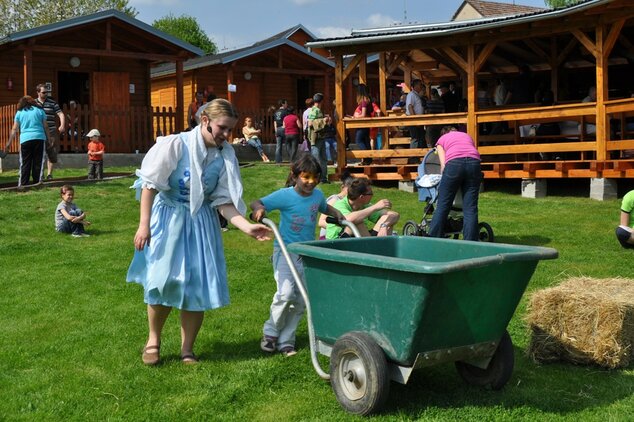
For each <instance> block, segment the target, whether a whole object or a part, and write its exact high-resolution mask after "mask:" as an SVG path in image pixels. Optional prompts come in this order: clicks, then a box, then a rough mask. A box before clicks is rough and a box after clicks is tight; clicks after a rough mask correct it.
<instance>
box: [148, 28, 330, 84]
mask: <svg viewBox="0 0 634 422" xmlns="http://www.w3.org/2000/svg"><path fill="white" fill-rule="evenodd" d="M299 30H301V31H304V32H305V33H306V34H307V35H308V36H309V37H310V38H312V39H315V36H314V35H313V34H312V33H311V32H310V31H309V30H308V29H306V27H304V26H303V25H302V24H298V25H295V26H293V27H292V28H289V29H287V30H284V31H282V32H280V33H277V34H275V35H273V36H272V37H269V38H266V39H264V40H261V41H258V42H256V43H254V44H252V45H250V46H248V47H242V48H238V49H235V50H230V51H223V52H222V53H218V54H210V55H206V56H202V57H195V58H193V59H190V60H187V61H186V62H184V63H183V70H185V71H188V70H193V69H198V68H201V67H206V66H212V65H216V64H226V63H231V62H233V61H235V60H239V59H241V58H244V57H247V56H251V55H254V54H257V53H261V52H262V51H265V50H269V49H271V48H275V47H279V46H281V45H287V46H289V47H292V48H295V49H296V50H298V51H301V52H302V53H304V54H306V55H308V56H310V57H312V58H314V59H316V60H318V61H320V62H322V63H324V64H326V65H328V66H331V67H334V62H332V61H330V60H328V59H326V58H324V57H322V56H320V55H319V54H317V53H313V52H312V51H310V50H308V49H306V48H305V47H304V46H303V45H299V44H297V43H295V42H293V41H291V40H290V39H289V38H290V37H291V36H292V35H293V34H294V33H295V32H297V31H299ZM173 73H176V65H175V64H174V63H165V64H163V65H161V66H157V67H154V68H152V70H151V77H153V78H155V77H159V76H165V75H171V74H173Z"/></svg>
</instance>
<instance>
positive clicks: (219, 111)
mask: <svg viewBox="0 0 634 422" xmlns="http://www.w3.org/2000/svg"><path fill="white" fill-rule="evenodd" d="M202 114H203V115H205V116H207V118H208V119H209V120H215V119H219V118H220V117H233V118H234V119H237V118H238V111H237V110H236V109H235V107H234V106H233V104H231V103H230V102H229V101H227V100H225V99H223V98H216V99H215V100H213V101H211V102H210V103H209V104H207V106H206V107H205V109H204V110H203V112H202Z"/></svg>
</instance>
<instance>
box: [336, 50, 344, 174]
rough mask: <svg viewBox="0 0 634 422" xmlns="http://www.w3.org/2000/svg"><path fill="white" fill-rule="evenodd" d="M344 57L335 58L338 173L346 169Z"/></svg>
mask: <svg viewBox="0 0 634 422" xmlns="http://www.w3.org/2000/svg"><path fill="white" fill-rule="evenodd" d="M343 73H344V72H343V56H341V55H337V56H335V115H336V116H337V121H336V122H335V124H336V125H337V135H338V138H339V139H338V142H337V173H338V174H341V172H342V171H343V169H344V168H345V167H346V131H345V127H344V123H343V116H344V111H343V83H344V80H345V78H344V77H343Z"/></svg>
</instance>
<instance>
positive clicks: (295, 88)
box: [152, 25, 334, 142]
mask: <svg viewBox="0 0 634 422" xmlns="http://www.w3.org/2000/svg"><path fill="white" fill-rule="evenodd" d="M315 39H316V37H315V36H313V35H312V34H311V33H310V31H308V30H307V29H306V28H305V27H304V26H302V25H296V26H294V27H292V28H289V29H287V30H285V31H282V32H280V33H278V34H276V35H274V36H272V37H270V38H267V39H265V40H262V41H259V42H256V43H255V44H253V45H250V46H248V47H245V48H240V49H236V50H231V51H225V52H221V53H218V54H212V55H207V56H204V57H199V58H195V59H191V60H188V61H186V62H185V63H184V64H183V86H184V89H185V97H186V101H187V104H189V103H190V102H192V101H193V100H194V98H195V95H196V92H197V91H200V92H203V93H204V95H206V94H207V93H214V94H215V95H217V96H218V97H220V98H227V99H228V100H229V101H231V102H232V103H233V104H234V105H235V106H236V108H237V109H238V110H239V112H240V115H241V116H251V117H253V119H254V122H256V124H260V125H261V126H262V138H263V141H265V142H274V141H275V138H274V134H273V128H272V120H271V113H269V112H267V110H268V109H269V108H270V107H271V106H275V108H277V107H278V106H277V104H278V101H279V100H280V99H286V100H287V101H288V103H289V105H291V106H293V107H294V108H295V109H296V110H303V109H304V104H305V103H304V102H305V100H306V99H307V98H309V97H312V96H313V94H314V93H316V92H322V93H323V94H324V98H325V103H324V104H328V105H329V104H331V103H332V100H333V88H334V79H333V75H334V62H333V61H332V60H329V59H328V58H327V54H328V52H327V51H326V50H323V49H318V48H317V49H313V50H312V51H311V50H309V49H307V48H305V47H304V44H306V43H307V42H309V41H313V40H315ZM176 81H177V78H176V74H175V66H174V64H165V65H163V66H159V67H157V68H155V69H153V70H152V105H153V106H155V107H160V108H161V109H162V108H167V109H168V108H169V107H173V106H174V104H175V92H176ZM187 108H188V107H185V115H183V116H184V118H185V120H186V121H187V119H188V116H186V114H187ZM241 126H242V123H241V122H238V127H241Z"/></svg>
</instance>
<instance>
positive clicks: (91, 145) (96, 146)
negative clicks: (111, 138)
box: [88, 141, 106, 161]
mask: <svg viewBox="0 0 634 422" xmlns="http://www.w3.org/2000/svg"><path fill="white" fill-rule="evenodd" d="M99 151H104V152H105V151H106V146H105V145H104V144H103V142H95V141H90V142H88V152H99ZM88 160H90V161H102V160H103V154H101V155H90V154H89V155H88Z"/></svg>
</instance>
